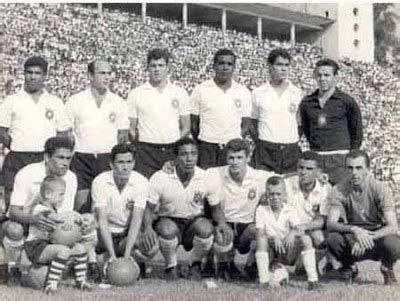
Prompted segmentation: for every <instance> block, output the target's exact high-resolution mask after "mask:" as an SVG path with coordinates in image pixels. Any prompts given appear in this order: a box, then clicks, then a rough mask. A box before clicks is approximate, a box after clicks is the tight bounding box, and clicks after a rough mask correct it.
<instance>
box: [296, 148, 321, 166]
mask: <svg viewBox="0 0 400 301" xmlns="http://www.w3.org/2000/svg"><path fill="white" fill-rule="evenodd" d="M299 160H305V161H315V162H316V163H317V167H320V159H319V156H318V154H317V153H316V152H313V151H305V152H303V153H301V154H300V157H299Z"/></svg>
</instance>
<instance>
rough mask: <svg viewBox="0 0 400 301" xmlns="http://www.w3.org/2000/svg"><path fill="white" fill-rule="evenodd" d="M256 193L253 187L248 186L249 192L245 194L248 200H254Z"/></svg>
mask: <svg viewBox="0 0 400 301" xmlns="http://www.w3.org/2000/svg"><path fill="white" fill-rule="evenodd" d="M256 194H257V190H256V189H255V188H250V189H249V193H248V194H247V197H248V199H249V200H254V198H255V197H256Z"/></svg>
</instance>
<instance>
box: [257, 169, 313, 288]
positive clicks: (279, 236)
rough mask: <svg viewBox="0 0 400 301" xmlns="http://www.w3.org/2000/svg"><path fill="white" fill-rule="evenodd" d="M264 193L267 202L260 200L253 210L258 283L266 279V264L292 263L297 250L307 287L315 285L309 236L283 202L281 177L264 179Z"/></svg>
mask: <svg viewBox="0 0 400 301" xmlns="http://www.w3.org/2000/svg"><path fill="white" fill-rule="evenodd" d="M266 196H267V200H268V202H269V206H268V205H265V204H260V206H258V208H257V211H256V229H257V234H256V242H257V251H256V260H257V267H258V276H259V281H260V283H261V284H262V285H266V284H268V283H269V281H270V273H269V267H270V265H272V264H274V263H278V262H280V263H284V264H288V265H291V264H294V263H295V261H296V258H297V257H298V256H299V255H300V254H301V256H302V259H303V264H304V267H305V270H306V272H307V278H308V289H309V290H314V289H316V288H318V287H319V283H318V274H317V267H316V260H315V250H314V248H313V245H312V240H311V238H310V237H309V236H308V235H306V234H304V231H301V230H297V228H296V227H297V226H298V225H299V224H300V221H299V218H298V215H297V212H296V211H295V209H294V208H293V207H291V206H290V205H287V204H286V186H285V182H284V180H283V179H282V178H281V177H271V178H269V179H268V181H267V183H266ZM270 263H271V264H270Z"/></svg>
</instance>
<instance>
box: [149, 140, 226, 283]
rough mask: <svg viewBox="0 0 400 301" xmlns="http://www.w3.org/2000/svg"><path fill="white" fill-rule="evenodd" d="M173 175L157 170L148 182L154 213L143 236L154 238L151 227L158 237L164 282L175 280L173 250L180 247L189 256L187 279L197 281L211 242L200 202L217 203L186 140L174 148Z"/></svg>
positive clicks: (194, 150)
mask: <svg viewBox="0 0 400 301" xmlns="http://www.w3.org/2000/svg"><path fill="white" fill-rule="evenodd" d="M175 154H176V159H175V168H174V170H173V172H165V171H163V170H160V171H158V172H156V173H155V174H154V175H153V176H152V177H151V179H150V200H149V202H150V203H152V206H150V207H149V210H152V211H153V212H154V213H156V215H157V218H155V219H154V220H155V221H154V222H152V220H151V219H149V220H147V222H146V223H145V228H146V230H145V233H148V234H149V237H150V236H154V233H153V234H151V233H152V232H154V231H153V230H152V225H153V226H154V229H155V231H156V233H157V234H158V240H159V245H160V251H161V253H162V254H163V256H164V258H165V272H166V276H167V278H168V279H176V278H177V277H178V273H177V248H178V246H179V244H182V245H183V247H184V248H185V250H186V251H189V250H191V253H190V262H191V266H190V270H189V275H190V277H191V278H192V279H200V278H201V261H202V259H203V258H204V257H205V256H206V255H207V253H208V252H209V251H210V249H211V247H212V245H213V241H214V235H213V231H214V227H213V225H212V223H211V222H210V221H209V220H208V219H206V218H205V217H203V216H202V215H203V213H204V202H205V199H206V198H207V201H208V202H209V204H210V205H211V206H214V205H215V204H216V202H218V201H219V200H218V198H216V193H215V192H213V191H217V189H216V188H213V187H214V186H213V184H214V183H210V182H209V181H207V179H206V177H205V171H204V170H202V169H201V168H199V167H197V166H196V163H197V158H198V149H197V145H196V143H195V142H194V141H193V140H192V139H190V138H183V139H181V140H179V141H178V142H177V145H176V147H175ZM148 216H150V214H149V215H148Z"/></svg>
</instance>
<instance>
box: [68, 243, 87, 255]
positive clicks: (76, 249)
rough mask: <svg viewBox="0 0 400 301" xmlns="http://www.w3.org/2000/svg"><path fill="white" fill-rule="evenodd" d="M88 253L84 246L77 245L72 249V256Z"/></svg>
mask: <svg viewBox="0 0 400 301" xmlns="http://www.w3.org/2000/svg"><path fill="white" fill-rule="evenodd" d="M83 253H87V252H86V248H85V246H84V245H83V244H81V243H77V244H75V245H74V247H73V248H72V249H71V254H72V255H76V254H83Z"/></svg>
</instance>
